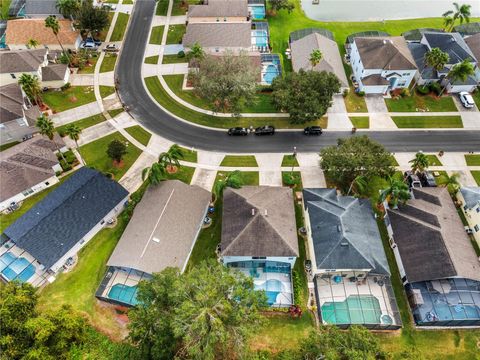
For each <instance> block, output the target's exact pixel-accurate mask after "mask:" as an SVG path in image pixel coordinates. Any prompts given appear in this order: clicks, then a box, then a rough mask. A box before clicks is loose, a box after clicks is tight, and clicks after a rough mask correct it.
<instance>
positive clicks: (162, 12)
mask: <svg viewBox="0 0 480 360" xmlns="http://www.w3.org/2000/svg"><path fill="white" fill-rule="evenodd" d="M168 3H169V1H168V0H159V1H157V9H156V11H155V15H159V16H166V15H167V11H168Z"/></svg>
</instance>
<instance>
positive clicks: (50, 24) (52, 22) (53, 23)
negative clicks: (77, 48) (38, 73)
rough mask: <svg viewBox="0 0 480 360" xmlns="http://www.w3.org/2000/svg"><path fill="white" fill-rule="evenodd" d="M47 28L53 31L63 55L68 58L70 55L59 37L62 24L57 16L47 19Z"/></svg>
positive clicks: (50, 16)
mask: <svg viewBox="0 0 480 360" xmlns="http://www.w3.org/2000/svg"><path fill="white" fill-rule="evenodd" d="M45 27H46V28H49V29H52V32H53V35H55V37H56V38H57V41H58V44H59V45H60V47H61V48H62V53H63V54H64V55H65V56H67V57H68V54H67V53H66V52H65V49H64V48H63V45H62V43H61V42H60V38H59V37H58V33H59V32H60V24H59V22H58V19H57V18H56V17H55V15H49V16H48V17H47V18H46V19H45Z"/></svg>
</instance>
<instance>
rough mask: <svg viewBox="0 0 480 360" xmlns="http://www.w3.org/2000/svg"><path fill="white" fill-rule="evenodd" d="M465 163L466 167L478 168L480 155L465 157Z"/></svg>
mask: <svg viewBox="0 0 480 360" xmlns="http://www.w3.org/2000/svg"><path fill="white" fill-rule="evenodd" d="M465 162H466V163H467V165H468V166H480V155H472V154H468V155H465Z"/></svg>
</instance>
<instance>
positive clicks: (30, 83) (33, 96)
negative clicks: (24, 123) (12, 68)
mask: <svg viewBox="0 0 480 360" xmlns="http://www.w3.org/2000/svg"><path fill="white" fill-rule="evenodd" d="M18 84H19V85H20V86H21V87H22V90H23V92H24V93H25V95H27V97H28V100H30V102H31V103H32V104H37V105H40V104H41V103H42V97H41V93H42V88H41V86H40V80H39V78H38V76H37V75H31V74H22V75H20V77H19V78H18Z"/></svg>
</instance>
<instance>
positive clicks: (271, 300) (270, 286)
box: [255, 279, 282, 305]
mask: <svg viewBox="0 0 480 360" xmlns="http://www.w3.org/2000/svg"><path fill="white" fill-rule="evenodd" d="M255 290H263V291H265V293H266V294H267V303H268V305H273V304H275V303H276V302H277V296H278V294H280V293H281V292H282V282H281V281H279V280H276V279H271V280H267V281H265V282H263V283H261V284H255Z"/></svg>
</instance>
